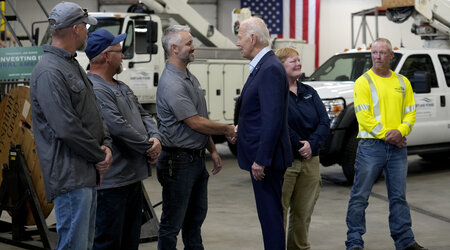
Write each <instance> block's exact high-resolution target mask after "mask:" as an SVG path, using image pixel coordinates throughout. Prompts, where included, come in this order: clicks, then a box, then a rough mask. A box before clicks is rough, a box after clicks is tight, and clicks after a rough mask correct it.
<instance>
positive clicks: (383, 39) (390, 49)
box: [372, 37, 392, 51]
mask: <svg viewBox="0 0 450 250" xmlns="http://www.w3.org/2000/svg"><path fill="white" fill-rule="evenodd" d="M376 42H382V43H385V44H386V45H387V46H388V48H389V51H392V44H391V41H389V39H386V38H382V37H380V38H377V39H376V40H375V41H373V43H372V46H373V44H375V43H376Z"/></svg>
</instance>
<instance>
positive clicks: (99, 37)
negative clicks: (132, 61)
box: [84, 29, 127, 60]
mask: <svg viewBox="0 0 450 250" xmlns="http://www.w3.org/2000/svg"><path fill="white" fill-rule="evenodd" d="M126 37H127V33H123V34H120V35H117V36H114V35H113V34H111V32H109V31H107V30H105V29H98V30H96V31H94V32H92V33H90V34H89V36H88V39H87V45H86V49H85V50H84V52H86V55H87V57H88V58H89V60H90V59H92V58H94V57H96V56H97V55H99V54H100V53H102V51H104V50H105V49H106V48H108V47H109V46H111V45H115V44H118V43H120V42H122V41H123V40H125V38H126Z"/></svg>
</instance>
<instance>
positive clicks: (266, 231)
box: [250, 167, 286, 250]
mask: <svg viewBox="0 0 450 250" xmlns="http://www.w3.org/2000/svg"><path fill="white" fill-rule="evenodd" d="M264 173H265V177H264V179H263V180H261V181H257V180H255V179H254V178H253V175H252V173H251V171H250V176H251V178H252V183H253V191H254V194H255V200H256V209H257V210H258V218H259V222H260V223H261V229H262V233H263V239H264V249H266V250H285V249H286V240H285V232H284V224H283V207H282V205H281V189H282V186H283V175H284V171H280V170H273V169H271V168H270V167H266V169H265V171H264Z"/></svg>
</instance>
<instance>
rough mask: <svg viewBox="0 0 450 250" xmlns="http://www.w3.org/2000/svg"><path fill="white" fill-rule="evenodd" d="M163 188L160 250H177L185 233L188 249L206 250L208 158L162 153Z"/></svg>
mask: <svg viewBox="0 0 450 250" xmlns="http://www.w3.org/2000/svg"><path fill="white" fill-rule="evenodd" d="M157 175H158V180H159V182H160V183H161V185H162V214H161V222H160V225H159V233H158V249H159V250H175V249H176V246H177V235H178V233H179V232H180V230H182V236H183V243H184V249H185V250H203V249H204V247H203V242H202V236H201V226H202V224H203V221H204V220H205V218H206V212H207V210H208V195H207V186H208V178H209V174H208V171H207V170H206V168H205V157H204V155H203V156H199V155H193V154H189V153H187V152H182V151H180V152H170V153H169V152H165V151H162V153H161V156H160V157H159V161H158V167H157Z"/></svg>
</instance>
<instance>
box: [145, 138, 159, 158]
mask: <svg viewBox="0 0 450 250" xmlns="http://www.w3.org/2000/svg"><path fill="white" fill-rule="evenodd" d="M148 141H149V142H150V143H153V145H152V146H151V147H150V148H149V149H147V157H148V162H149V163H150V164H154V163H156V162H157V161H158V158H159V155H160V154H161V150H162V147H161V142H160V141H159V140H158V139H157V138H154V137H152V138H150V139H148Z"/></svg>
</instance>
